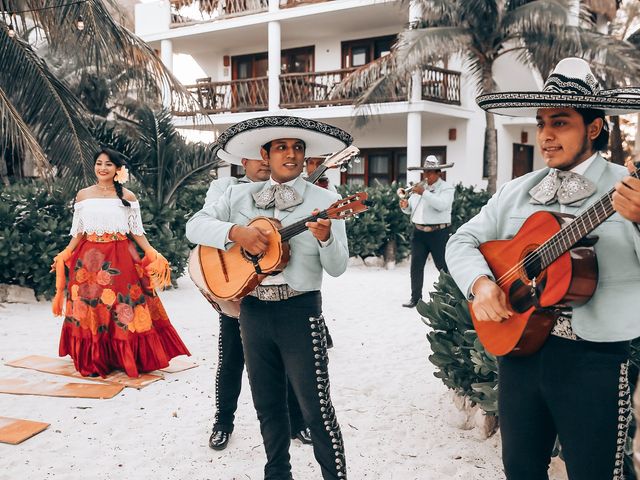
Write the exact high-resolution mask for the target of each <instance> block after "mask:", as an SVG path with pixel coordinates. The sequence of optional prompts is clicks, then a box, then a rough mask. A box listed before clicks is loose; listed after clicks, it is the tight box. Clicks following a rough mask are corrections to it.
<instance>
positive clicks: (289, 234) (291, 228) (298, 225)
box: [278, 172, 329, 242]
mask: <svg viewBox="0 0 640 480" xmlns="http://www.w3.org/2000/svg"><path fill="white" fill-rule="evenodd" d="M314 173H315V172H314ZM319 218H329V215H327V211H326V210H323V211H322V212H319V213H318V214H317V215H309V216H308V217H306V218H303V219H302V220H298V221H297V222H295V223H292V224H291V225H287V226H286V227H282V228H281V229H280V230H278V233H280V238H281V239H282V241H283V242H286V241H288V240H290V239H291V238H293V237H295V236H296V235H298V234H300V233H302V232H304V231H306V230H308V228H309V227H307V226H306V225H305V223H307V222H315V221H316V220H318V219H319Z"/></svg>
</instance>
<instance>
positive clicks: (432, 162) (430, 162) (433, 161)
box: [407, 155, 453, 170]
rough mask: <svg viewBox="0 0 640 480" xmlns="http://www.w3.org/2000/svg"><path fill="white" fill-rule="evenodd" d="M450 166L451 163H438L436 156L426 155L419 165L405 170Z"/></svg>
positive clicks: (451, 165) (440, 168)
mask: <svg viewBox="0 0 640 480" xmlns="http://www.w3.org/2000/svg"><path fill="white" fill-rule="evenodd" d="M451 167H453V163H439V162H438V157H436V156H435V155H427V158H425V159H424V163H423V164H422V166H421V167H409V168H407V170H442V169H443V168H451Z"/></svg>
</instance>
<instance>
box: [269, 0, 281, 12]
mask: <svg viewBox="0 0 640 480" xmlns="http://www.w3.org/2000/svg"><path fill="white" fill-rule="evenodd" d="M278 10H280V0H269V11H270V12H277V11H278Z"/></svg>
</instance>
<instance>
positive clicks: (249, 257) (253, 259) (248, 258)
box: [240, 248, 264, 264]
mask: <svg viewBox="0 0 640 480" xmlns="http://www.w3.org/2000/svg"><path fill="white" fill-rule="evenodd" d="M240 251H241V252H242V257H243V258H244V259H245V260H246V261H247V262H250V263H252V264H256V263H258V262H259V261H260V260H261V259H262V257H264V252H263V253H260V254H258V255H252V254H250V253H249V252H247V251H246V250H245V249H244V248H242V249H240Z"/></svg>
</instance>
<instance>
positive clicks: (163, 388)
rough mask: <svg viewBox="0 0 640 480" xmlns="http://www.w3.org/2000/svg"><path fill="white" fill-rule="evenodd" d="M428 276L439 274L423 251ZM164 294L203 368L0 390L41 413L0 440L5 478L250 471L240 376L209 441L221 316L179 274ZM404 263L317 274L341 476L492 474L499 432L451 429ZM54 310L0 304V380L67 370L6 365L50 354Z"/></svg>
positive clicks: (251, 443) (251, 446)
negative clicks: (72, 387) (220, 443)
mask: <svg viewBox="0 0 640 480" xmlns="http://www.w3.org/2000/svg"><path fill="white" fill-rule="evenodd" d="M426 276H427V279H426V282H425V287H426V289H428V287H429V286H430V285H431V284H432V283H433V281H434V280H435V277H436V272H435V269H434V267H433V264H432V263H431V262H429V264H428V268H427V275H426ZM179 284H180V288H179V289H177V290H172V291H168V292H163V293H162V294H161V295H162V299H163V302H164V304H165V306H166V308H167V311H168V312H169V315H170V317H171V319H172V321H173V323H174V325H175V326H176V328H177V330H178V332H179V333H180V335H181V336H182V338H183V340H184V341H185V343H186V344H187V346H188V347H189V348H190V350H191V352H192V354H193V357H192V359H193V360H195V361H197V362H198V363H199V364H200V366H199V367H197V368H195V369H192V370H188V371H185V372H180V373H176V374H167V375H166V378H165V380H164V381H160V382H156V383H154V384H152V385H150V386H148V387H146V388H144V389H142V390H139V391H138V390H134V389H125V390H124V391H123V392H122V393H121V394H120V395H118V396H116V397H115V398H113V399H111V400H82V399H65V398H48V397H37V396H14V395H2V394H0V416H7V417H16V418H25V419H30V420H37V421H43V422H48V423H51V427H49V429H48V430H46V431H44V432H43V433H41V434H39V435H37V436H36V437H33V438H31V439H29V440H27V441H26V442H24V443H23V444H21V445H18V446H11V445H5V444H0V479H1V480H22V479H33V480H41V479H42V480H44V479H49V478H55V479H65V480H67V479H68V480H75V479H78V480H80V479H82V480H103V479H109V480H111V479H154V480H155V479H160V480H174V479H175V480H183V479H189V480H206V479H211V480H232V479H237V480H241V479H242V480H246V479H251V480H258V479H261V478H263V477H262V469H263V464H264V450H263V447H262V443H261V437H260V433H259V428H258V421H257V419H256V415H255V411H254V409H253V405H252V404H251V397H250V392H249V388H248V383H247V380H246V377H245V381H244V385H243V391H242V395H241V397H240V405H239V408H238V413H237V419H236V427H235V432H234V435H233V437H232V439H231V442H230V445H229V447H228V448H227V449H226V450H225V451H223V452H215V451H213V450H211V449H209V447H208V445H207V441H208V437H209V432H210V428H211V424H212V420H213V415H214V411H213V405H214V403H215V402H214V400H215V399H214V375H215V362H216V359H217V351H216V348H217V334H218V320H217V316H216V314H215V313H214V312H213V311H212V309H211V307H210V306H209V305H208V304H207V303H206V301H205V300H204V299H203V298H202V297H201V296H200V294H199V292H198V291H197V290H196V289H195V287H193V286H192V285H191V282H190V281H189V280H188V279H187V278H182V279H180V282H179ZM408 292H409V271H408V266H407V265H402V266H399V267H398V268H396V269H395V270H384V269H377V268H373V267H364V266H357V267H350V268H349V270H348V271H347V272H346V273H345V274H344V275H343V276H341V277H340V278H337V279H334V278H331V277H325V284H324V287H323V297H324V313H325V317H326V319H327V324H328V326H329V328H330V330H331V334H332V336H333V339H334V343H335V347H334V348H333V349H332V350H330V365H329V368H330V376H331V391H332V396H333V401H334V405H335V408H336V411H337V416H338V420H339V422H340V424H341V426H342V432H343V434H344V438H345V444H346V454H347V466H348V471H349V478H351V479H356V480H358V479H369V480H377V479H380V480H413V479H415V480H440V479H465V480H475V479H478V480H481V479H482V480H493V479H500V478H503V475H502V473H501V472H502V469H501V465H500V458H499V448H498V445H499V438H497V436H496V437H493V438H490V439H489V440H480V439H479V438H478V433H477V431H475V430H471V431H465V430H459V429H457V428H455V427H454V426H451V423H452V422H451V420H450V419H451V417H452V416H455V414H456V411H455V407H453V405H452V404H451V399H450V397H449V394H448V393H447V389H446V388H445V387H444V385H443V384H442V383H441V382H440V381H439V380H438V379H437V378H435V377H434V376H433V367H432V365H431V364H430V363H429V362H428V360H427V355H428V354H429V347H428V343H427V341H426V338H425V334H426V332H427V327H426V326H425V325H424V324H423V323H422V321H421V319H420V317H419V316H418V315H417V313H416V312H415V310H409V309H406V308H402V307H401V303H402V302H403V301H405V300H407V298H408ZM59 331H60V320H59V319H55V318H53V317H52V315H51V314H50V309H49V304H47V303H38V304H27V305H25V304H12V305H0V360H1V361H2V363H3V365H1V366H0V377H2V378H7V377H20V378H28V379H34V378H41V379H48V380H57V381H64V380H65V379H66V377H57V376H53V375H47V374H43V373H38V372H34V371H28V370H23V369H14V368H10V367H7V366H5V365H4V362H6V361H8V360H12V359H15V358H19V357H22V356H25V355H31V354H38V355H48V356H56V355H57V344H58V338H59ZM291 454H292V464H293V473H294V476H295V478H296V479H298V480H315V479H319V478H320V474H319V469H318V468H317V466H316V463H315V460H314V458H313V453H312V449H311V448H310V447H309V446H306V445H302V444H300V443H299V442H297V441H296V442H294V443H293V444H292V448H291Z"/></svg>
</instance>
